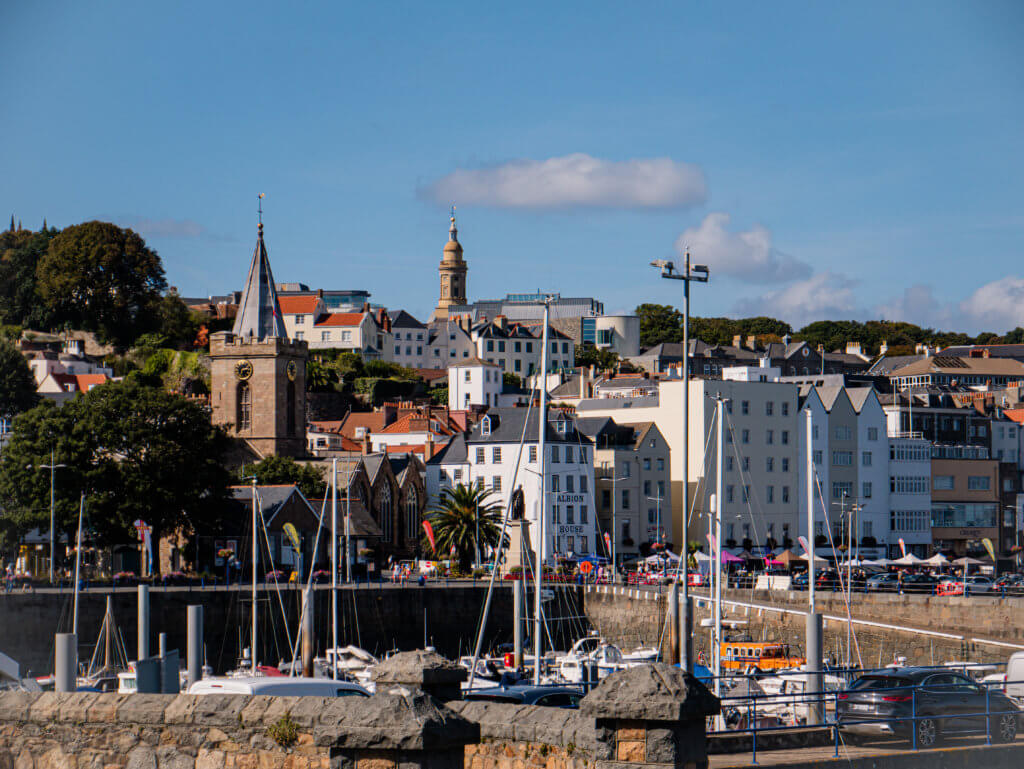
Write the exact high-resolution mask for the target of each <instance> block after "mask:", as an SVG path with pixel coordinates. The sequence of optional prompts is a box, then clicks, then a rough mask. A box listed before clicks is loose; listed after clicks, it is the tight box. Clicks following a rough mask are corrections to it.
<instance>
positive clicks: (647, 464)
mask: <svg viewBox="0 0 1024 769" xmlns="http://www.w3.org/2000/svg"><path fill="white" fill-rule="evenodd" d="M650 469H651V458H650V457H644V470H650Z"/></svg>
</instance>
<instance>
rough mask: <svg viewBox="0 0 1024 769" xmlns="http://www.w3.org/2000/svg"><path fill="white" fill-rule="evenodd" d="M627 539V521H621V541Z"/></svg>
mask: <svg viewBox="0 0 1024 769" xmlns="http://www.w3.org/2000/svg"><path fill="white" fill-rule="evenodd" d="M629 538H630V536H629V521H623V522H622V539H623V540H627V539H629Z"/></svg>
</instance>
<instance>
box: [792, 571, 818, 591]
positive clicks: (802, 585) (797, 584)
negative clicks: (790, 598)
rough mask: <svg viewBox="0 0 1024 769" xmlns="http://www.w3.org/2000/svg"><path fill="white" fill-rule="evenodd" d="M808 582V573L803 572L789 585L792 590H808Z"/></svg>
mask: <svg viewBox="0 0 1024 769" xmlns="http://www.w3.org/2000/svg"><path fill="white" fill-rule="evenodd" d="M807 582H808V579H807V572H806V571H802V572H800V573H799V574H797V575H796V576H795V577H793V579H792V581H791V582H790V583H789V587H790V589H791V590H806V589H807ZM815 585H817V582H815Z"/></svg>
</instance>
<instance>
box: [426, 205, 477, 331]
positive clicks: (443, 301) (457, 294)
mask: <svg viewBox="0 0 1024 769" xmlns="http://www.w3.org/2000/svg"><path fill="white" fill-rule="evenodd" d="M450 221H451V226H450V227H449V228H448V242H447V243H445V244H444V250H443V251H442V252H441V264H440V265H439V266H438V270H437V271H438V274H439V275H440V278H441V293H440V298H439V299H438V300H437V307H436V308H434V312H433V314H431V316H430V320H431V322H434V321H439V320H448V308H449V307H451V306H452V305H458V304H466V272H467V270H468V268H467V267H466V262H465V261H463V259H462V244H461V243H459V231H458V229H457V228H456V227H455V206H452V210H451V220H450Z"/></svg>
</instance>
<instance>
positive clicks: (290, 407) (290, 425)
mask: <svg viewBox="0 0 1024 769" xmlns="http://www.w3.org/2000/svg"><path fill="white" fill-rule="evenodd" d="M285 408H286V409H287V411H288V413H287V414H286V415H285V429H286V430H287V432H288V435H295V382H294V381H292V380H291V379H289V380H288V387H287V389H286V390H285Z"/></svg>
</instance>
